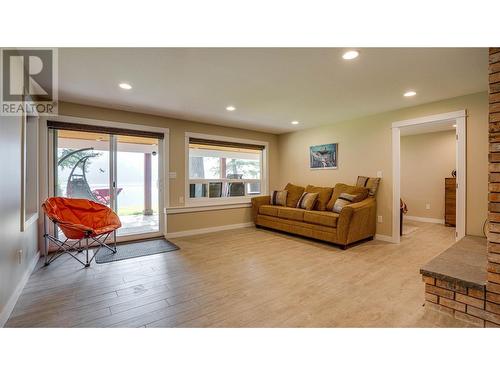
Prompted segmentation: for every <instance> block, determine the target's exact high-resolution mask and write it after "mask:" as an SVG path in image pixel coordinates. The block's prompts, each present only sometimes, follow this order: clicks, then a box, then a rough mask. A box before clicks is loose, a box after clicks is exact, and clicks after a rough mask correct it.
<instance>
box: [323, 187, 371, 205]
mask: <svg viewBox="0 0 500 375" xmlns="http://www.w3.org/2000/svg"><path fill="white" fill-rule="evenodd" d="M342 193H347V194H351V195H355V196H356V198H355V199H354V200H353V202H352V203H357V202H361V201H362V200H363V199H366V197H368V189H367V188H365V187H364V186H352V185H346V184H337V185H335V187H334V188H333V194H332V197H331V198H330V201H329V202H328V204H327V205H326V209H327V211H332V210H333V206H334V205H335V202H336V201H337V199H338V198H339V197H340V194H342Z"/></svg>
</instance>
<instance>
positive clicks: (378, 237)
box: [375, 234, 394, 242]
mask: <svg viewBox="0 0 500 375" xmlns="http://www.w3.org/2000/svg"><path fill="white" fill-rule="evenodd" d="M375 239H376V240H379V241H385V242H394V241H393V239H392V236H386V235H385V234H375Z"/></svg>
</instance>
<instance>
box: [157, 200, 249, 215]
mask: <svg viewBox="0 0 500 375" xmlns="http://www.w3.org/2000/svg"><path fill="white" fill-rule="evenodd" d="M250 207H252V203H247V202H245V203H228V204H212V205H205V206H178V207H167V215H173V214H184V213H188V212H202V211H219V210H233V209H235V208H250Z"/></svg>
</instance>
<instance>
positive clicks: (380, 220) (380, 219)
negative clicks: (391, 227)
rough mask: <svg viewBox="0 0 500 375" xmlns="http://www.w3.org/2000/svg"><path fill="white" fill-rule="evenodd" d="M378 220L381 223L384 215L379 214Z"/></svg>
mask: <svg viewBox="0 0 500 375" xmlns="http://www.w3.org/2000/svg"><path fill="white" fill-rule="evenodd" d="M377 221H378V222H379V223H381V222H382V215H378V216H377Z"/></svg>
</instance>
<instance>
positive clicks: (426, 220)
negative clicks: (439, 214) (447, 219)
mask: <svg viewBox="0 0 500 375" xmlns="http://www.w3.org/2000/svg"><path fill="white" fill-rule="evenodd" d="M404 219H408V220H413V221H421V222H422V223H434V224H444V219H433V218H431V217H419V216H405V217H404V218H403V222H404Z"/></svg>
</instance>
